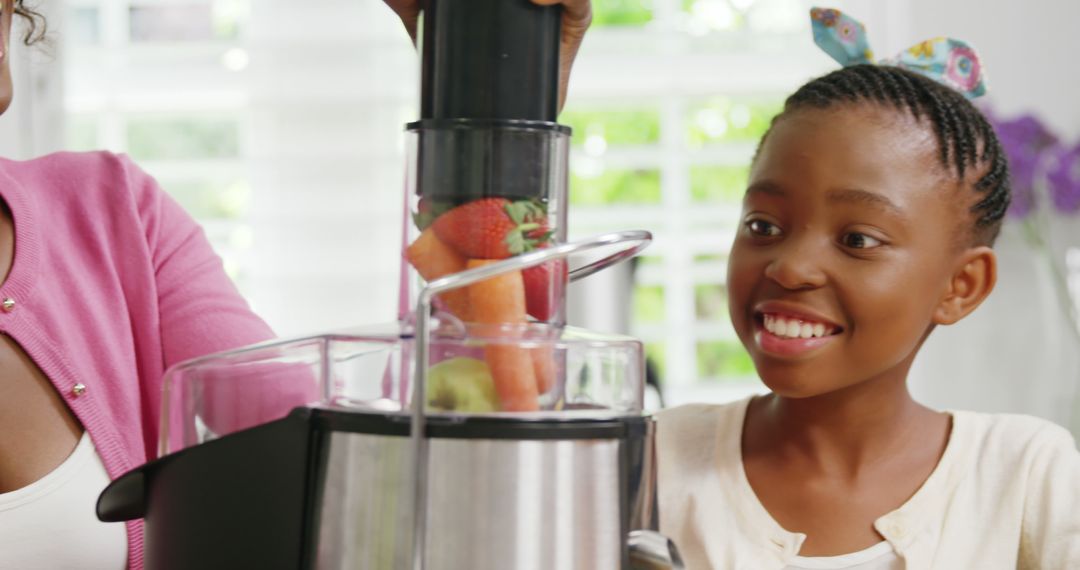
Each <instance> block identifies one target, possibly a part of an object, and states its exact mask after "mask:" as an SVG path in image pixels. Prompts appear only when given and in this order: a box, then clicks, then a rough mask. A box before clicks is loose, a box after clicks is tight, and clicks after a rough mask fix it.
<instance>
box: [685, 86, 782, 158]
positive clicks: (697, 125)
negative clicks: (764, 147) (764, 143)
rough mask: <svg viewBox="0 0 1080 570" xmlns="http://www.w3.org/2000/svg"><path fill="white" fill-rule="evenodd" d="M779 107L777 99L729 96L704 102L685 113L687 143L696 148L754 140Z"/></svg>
mask: <svg viewBox="0 0 1080 570" xmlns="http://www.w3.org/2000/svg"><path fill="white" fill-rule="evenodd" d="M780 109H781V104H779V103H776V102H760V101H739V100H735V99H731V98H728V97H714V98H712V99H709V100H707V101H703V102H701V103H698V104H697V105H694V106H692V107H691V108H690V109H689V112H688V113H687V125H686V126H687V145H688V146H690V147H691V148H696V147H702V146H705V145H707V144H713V143H720V142H743V143H751V142H752V143H756V142H757V141H758V140H760V139H761V136H762V135H764V134H765V131H767V130H768V129H769V123H770V122H771V121H772V118H773V117H775V116H776V115H777V113H779V112H780Z"/></svg>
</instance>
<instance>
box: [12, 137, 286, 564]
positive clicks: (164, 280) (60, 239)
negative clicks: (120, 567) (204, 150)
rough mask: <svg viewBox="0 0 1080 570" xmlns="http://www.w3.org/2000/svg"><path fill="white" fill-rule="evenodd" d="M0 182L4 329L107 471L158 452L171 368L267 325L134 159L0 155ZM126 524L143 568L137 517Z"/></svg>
mask: <svg viewBox="0 0 1080 570" xmlns="http://www.w3.org/2000/svg"><path fill="white" fill-rule="evenodd" d="M0 196H3V199H4V200H5V201H6V202H7V204H8V207H9V208H10V210H11V212H12V216H13V218H14V220H15V260H14V264H13V266H12V269H11V273H10V274H9V276H8V278H7V280H6V281H5V282H4V283H3V285H2V287H0V300H3V303H2V305H0V307H2V308H3V309H2V310H0V334H5V335H7V336H9V337H10V338H12V339H14V340H15V341H16V342H18V343H19V345H20V346H22V348H23V350H25V351H26V352H27V353H28V354H29V355H30V357H31V358H32V359H33V360H34V362H35V363H37V365H38V366H39V367H40V368H41V370H42V371H43V372H44V373H45V375H46V376H48V377H49V379H50V380H51V381H52V383H53V385H54V386H55V387H56V390H57V392H59V393H60V395H61V396H62V397H63V398H64V400H65V401H66V402H67V404H68V406H69V407H70V408H71V410H72V411H73V412H74V413H75V415H76V416H77V417H78V418H79V421H80V422H82V425H83V426H84V427H85V428H86V430H87V432H89V434H90V437H91V439H92V440H93V442H94V445H95V446H96V448H97V451H98V453H99V455H100V456H101V459H102V461H103V462H104V464H105V468H106V469H107V470H108V472H109V476H110V477H112V478H114V479H115V478H116V477H117V476H119V475H121V474H123V473H125V472H126V471H128V470H130V469H132V468H134V467H137V466H138V465H141V464H142V463H145V462H146V461H147V460H148V459H151V458H153V457H154V449H155V444H156V442H157V437H158V417H159V411H160V402H159V394H160V392H161V378H162V375H163V373H164V371H165V369H166V368H168V367H169V366H171V365H173V364H175V363H177V362H180V361H182V360H185V359H188V358H192V357H195V356H201V355H204V354H208V353H211V352H216V351H220V350H227V349H230V348H235V347H238V346H242V345H246V344H251V343H255V342H258V341H262V340H265V339H267V338H270V337H271V336H272V334H273V333H272V332H271V330H270V328H269V327H268V326H267V325H266V324H265V323H264V322H263V321H262V320H260V319H259V318H258V317H257V316H255V314H254V313H252V312H251V310H250V309H249V308H248V305H247V303H245V301H244V299H243V298H242V297H241V296H240V295H239V293H238V292H237V290H236V288H235V287H234V286H233V284H232V283H231V282H230V281H229V278H228V277H227V276H226V275H225V271H224V270H223V268H222V264H221V260H220V259H219V258H218V257H217V255H215V254H214V251H213V250H212V249H211V247H210V244H209V243H208V242H207V240H206V237H205V235H204V234H203V232H202V229H201V228H200V227H199V225H198V224H197V223H195V221H194V220H192V219H191V217H190V216H188V215H187V214H186V213H185V212H184V211H183V210H182V209H181V208H180V206H179V205H178V204H177V203H176V202H175V201H173V200H172V198H170V197H169V196H168V195H167V194H165V193H164V192H162V191H161V189H160V188H159V187H158V185H157V183H156V182H155V181H154V180H153V179H152V178H151V177H150V176H149V175H147V174H146V173H144V172H143V171H141V170H139V168H138V167H136V166H135V165H134V164H133V163H132V162H131V160H130V159H128V158H126V157H123V156H116V155H113V154H108V153H92V154H72V153H60V154H53V155H49V156H46V157H43V158H39V159H35V160H31V161H27V162H15V161H10V160H0ZM76 385H82V386H84V387H85V389H84V390H83V389H80V390H76V389H75V386H76ZM127 530H128V544H129V547H128V548H129V564H130V566H131V567H132V568H141V567H142V554H143V541H142V522H141V521H135V522H131V523H128V529H127Z"/></svg>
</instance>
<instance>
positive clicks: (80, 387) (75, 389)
mask: <svg viewBox="0 0 1080 570" xmlns="http://www.w3.org/2000/svg"><path fill="white" fill-rule="evenodd" d="M71 393H72V394H73V395H74V396H75V397H76V398H78V397H79V396H82V395H83V394H85V393H86V384H82V383H79V384H76V385H74V386H72V387H71Z"/></svg>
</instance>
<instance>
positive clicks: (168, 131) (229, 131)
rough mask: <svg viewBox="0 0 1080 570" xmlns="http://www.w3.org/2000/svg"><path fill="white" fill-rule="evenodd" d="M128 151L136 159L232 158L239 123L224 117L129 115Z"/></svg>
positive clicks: (236, 150) (237, 151) (237, 152)
mask: <svg viewBox="0 0 1080 570" xmlns="http://www.w3.org/2000/svg"><path fill="white" fill-rule="evenodd" d="M127 138H128V153H129V154H131V156H132V157H133V158H134V159H136V160H183V159H195V160H198V159H208V158H235V157H238V156H239V155H240V127H239V125H238V124H237V123H236V121H232V120H228V119H212V118H197V119H196V118H191V119H159V118H133V119H131V120H130V121H129V122H128V126H127Z"/></svg>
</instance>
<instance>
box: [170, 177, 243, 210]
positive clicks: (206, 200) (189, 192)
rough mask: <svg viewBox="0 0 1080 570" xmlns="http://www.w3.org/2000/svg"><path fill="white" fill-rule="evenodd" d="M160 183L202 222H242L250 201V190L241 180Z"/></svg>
mask: <svg viewBox="0 0 1080 570" xmlns="http://www.w3.org/2000/svg"><path fill="white" fill-rule="evenodd" d="M158 182H160V183H161V185H162V187H163V188H165V189H166V190H167V191H168V192H169V194H171V195H172V196H173V197H174V198H176V201H177V202H180V205H182V206H183V207H184V209H185V210H187V212H188V213H190V214H191V215H192V216H194V217H195V218H197V219H199V220H236V219H240V218H242V217H243V216H244V215H245V214H246V213H247V210H248V205H249V203H250V199H251V189H250V187H249V186H248V184H247V181H245V180H242V179H234V180H227V179H226V180H182V181H170V180H159V181H158Z"/></svg>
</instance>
